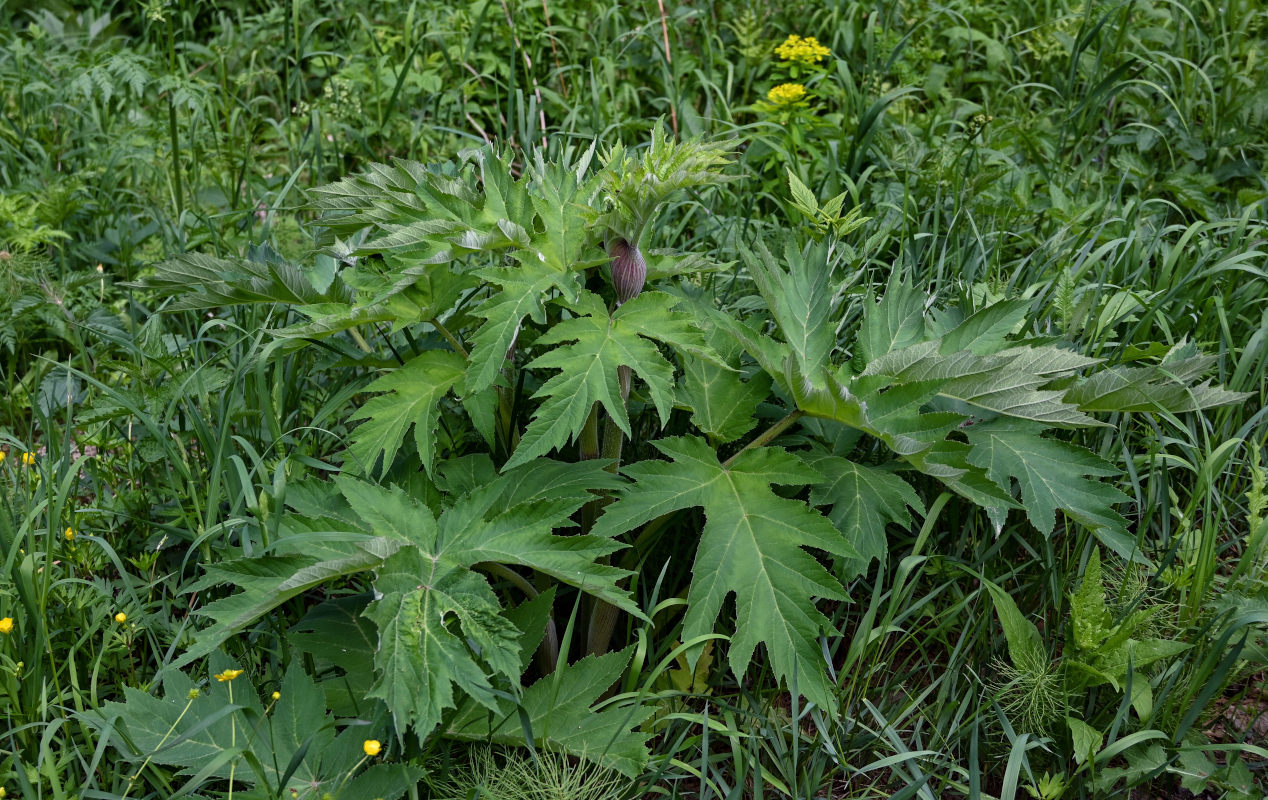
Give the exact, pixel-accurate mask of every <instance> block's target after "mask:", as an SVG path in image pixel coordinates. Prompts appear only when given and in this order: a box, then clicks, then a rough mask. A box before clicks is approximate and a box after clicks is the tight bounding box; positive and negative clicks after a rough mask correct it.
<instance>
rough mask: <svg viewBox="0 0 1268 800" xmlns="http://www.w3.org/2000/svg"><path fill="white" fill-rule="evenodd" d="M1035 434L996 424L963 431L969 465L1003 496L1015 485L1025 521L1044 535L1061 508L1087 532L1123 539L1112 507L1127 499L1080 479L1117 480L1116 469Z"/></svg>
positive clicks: (1121, 521) (1105, 486)
mask: <svg viewBox="0 0 1268 800" xmlns="http://www.w3.org/2000/svg"><path fill="white" fill-rule="evenodd" d="M1040 430H1041V429H1039V428H1037V427H1034V426H1025V425H1022V424H1018V423H1011V422H1004V421H1002V420H1001V421H999V422H991V423H983V424H981V425H975V426H973V427H971V428H968V429H967V435H968V439H969V444H970V445H972V448H973V449H972V451H971V452H970V453H969V454H968V460H969V463H971V464H974V465H976V466H978V467H981V468H983V469H985V470H986V474H987V475H988V476H989V477H990V479H991V480H992V481H994V482H995V483H996V485H998V486H999V487H1000V488H1001V489H1003V490H1004V491H1005V492H1011V491H1012V484H1013V481H1014V480H1016V481H1017V483H1018V485H1019V486H1020V487H1021V497H1022V505H1024V506H1025V508H1026V516H1027V517H1028V518H1029V519H1030V522H1031V524H1032V525H1034V526H1035V527H1036V528H1037V529H1038V530H1039V531H1040V532H1042V533H1043V534H1045V535H1050V534H1051V533H1052V531H1053V529H1054V528H1055V527H1056V511H1057V509H1061V510H1063V511H1065V512H1066V514H1068V515H1069V516H1070V517H1072V518H1073V519H1075V520H1078V521H1079V522H1081V523H1083V524H1084V525H1087V526H1088V527H1090V528H1093V529H1104V530H1106V531H1107V532H1109V533H1111V534H1120V535H1122V536H1126V520H1124V519H1123V517H1122V516H1121V515H1120V514H1119V513H1118V512H1117V511H1115V510H1114V506H1115V505H1117V504H1118V503H1122V502H1125V501H1127V500H1129V499H1130V498H1128V497H1127V495H1125V494H1123V493H1122V492H1120V491H1119V490H1118V489H1115V488H1114V487H1113V486H1110V485H1109V484H1107V483H1103V482H1101V481H1098V480H1094V479H1092V478H1088V477H1086V476H1089V475H1090V476H1113V475H1118V474H1119V472H1118V470H1117V469H1115V468H1114V467H1113V466H1112V465H1110V464H1108V463H1106V462H1105V461H1103V460H1101V459H1100V458H1097V457H1096V456H1095V455H1093V454H1092V453H1091V452H1089V451H1087V450H1085V449H1083V448H1081V447H1077V446H1075V445H1072V444H1067V443H1066V442H1059V441H1057V440H1055V439H1048V438H1045V437H1043V436H1041V435H1040Z"/></svg>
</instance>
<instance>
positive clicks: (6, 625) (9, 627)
mask: <svg viewBox="0 0 1268 800" xmlns="http://www.w3.org/2000/svg"><path fill="white" fill-rule="evenodd" d="M0 633H3V634H5V635H6V636H7V635H9V634H10V633H13V617H5V618H4V619H0Z"/></svg>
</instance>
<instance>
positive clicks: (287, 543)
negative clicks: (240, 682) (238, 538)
mask: <svg viewBox="0 0 1268 800" xmlns="http://www.w3.org/2000/svg"><path fill="white" fill-rule="evenodd" d="M307 538H308V537H306V536H305V535H304V532H302V531H293V532H292V533H291V534H290V535H288V536H286V537H285V538H284V539H283V541H281V542H279V543H278V547H277V549H278V550H289V549H291V548H294V549H295V550H296V551H297V552H294V553H292V554H289V555H275V556H261V557H256V558H243V559H237V560H234V561H224V562H220V563H218V564H210V565H208V566H207V567H206V571H207V572H206V575H205V576H204V577H203V578H202V579H201V580H199V581H198V582H197V583H195V584H193V585H192V586H191V587H190V591H199V590H202V589H206V588H207V587H210V586H215V585H219V584H223V583H232V584H234V585H236V586H238V587H239V588H240V589H241V590H242V591H240V592H237V593H236V594H232V595H229V596H228V597H225V598H222V599H220V600H216V601H214V602H212V603H209V604H207V605H205V606H203V607H202V608H200V609H199V610H198V611H197V612H195V613H197V614H198V615H199V616H202V617H208V618H210V619H212V620H213V621H214V624H213V625H212V626H211V627H209V628H207V629H205V630H202V631H199V632H198V634H197V636H196V637H195V640H194V644H193V645H192V646H191V647H190V648H189V649H188V650H186V651H185V652H184V653H182V654H181V655H180V656H179V657H177V658H176V659H175V660H174V661H173V662H172V663H171V664H170V665H169V666H168V668H167V669H169V670H175V669H179V668H180V667H183V666H185V665H187V664H190V663H192V662H193V661H194V660H196V659H198V658H202V657H203V656H205V655H207V654H208V653H210V652H211V651H213V650H215V649H216V648H218V647H219V646H220V645H221V644H223V643H224V641H225V640H226V639H228V638H229V637H230V636H232V635H233V634H235V633H237V632H239V631H241V630H243V629H245V628H246V627H247V626H248V625H250V624H252V623H253V622H255V621H256V620H258V619H259V618H260V617H262V616H264V615H265V614H266V613H268V612H269V611H271V610H273V609H274V608H277V607H278V606H280V605H281V604H282V603H284V602H286V601H287V600H289V599H291V598H292V597H295V596H297V595H300V594H302V593H304V592H306V591H308V590H309V589H312V588H313V587H315V586H320V585H321V584H323V583H326V582H327V581H330V580H333V579H335V578H339V577H343V576H347V575H355V574H357V573H361V572H366V571H368V570H370V569H371V568H373V567H375V566H377V565H378V564H380V563H382V561H383V559H385V558H387V557H389V556H391V555H392V554H393V553H395V552H396V551H398V550H399V549H400V548H401V547H403V546H404V545H405V542H402V541H400V540H399V539H396V538H385V537H378V536H367V535H365V534H363V533H359V532H349V533H344V534H342V538H343V539H344V540H345V541H341V542H340V541H329V540H327V541H323V542H321V543H320V544H315V543H313V542H310V541H306V540H307Z"/></svg>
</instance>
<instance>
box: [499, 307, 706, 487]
mask: <svg viewBox="0 0 1268 800" xmlns="http://www.w3.org/2000/svg"><path fill="white" fill-rule="evenodd" d="M677 303H678V300H677V298H674V297H671V296H670V295H667V294H663V293H660V292H645V293H643V294H641V295H639V296H638V297H636V298H634V299H633V300H631V301H629V302H628V303H624V304H623V305H621V306H620V307H619V308H617V309H616V310H615V311H612V312H611V313H610V314H609V313H608V311H607V309H606V308H605V307H604V305H603V302H602V301H601V300H600V299H599V298H598V297H597V296H595V295H593V294H588V293H587V294H586V295H584V296H583V297H582V298H581V300H580V301H579V302H578V304H577V305H576V309H577V310H578V311H580V312H582V316H576V317H573V318H571V319H567V320H564V321H562V322H559V323H557V324H556V325H555V326H554V327H552V328H551V329H550V330H549V331H547V332H546V333H545V334H543V335H542V336H540V337H539V338H538V339H537V342H536V345H537V346H538V347H543V346H548V345H558V346H556V347H553V348H551V349H548V350H547V351H546V352H544V353H543V354H542V355H540V356H538V357H537V358H535V359H534V360H533V361H531V362H530V363H529V365H528V368H529V369H533V368H538V369H557V370H559V373H558V374H557V375H555V376H553V377H552V378H550V379H549V380H547V381H546V383H544V384H543V385H542V387H541V388H540V389H539V390H538V391H537V393H536V394H535V395H534V397H537V398H543V399H544V402H543V403H542V404H541V406H540V407H539V408H538V409H537V413H536V414H535V415H534V417H533V420H532V422H531V423H529V426H528V428H527V430H525V431H524V436H523V438H521V439H520V443H519V446H518V447H517V448H516V450H515V453H514V454H513V455H512V456H511V459H510V460H509V461H508V462H507V467H508V468H511V467H515V466H518V465H520V464H524V463H527V462H528V461H530V460H532V459H534V458H537V457H538V456H542V455H545V454H546V453H548V452H550V450H552V449H554V448H558V447H562V446H563V445H565V444H566V443H568V442H569V441H570V440H571V439H572V438H573V437H575V436H576V435H577V434H578V433H579V432H580V431H581V428H582V427H583V426H584V424H585V421H586V417H587V416H588V415H589V413H590V409H591V407H592V406H593V405H594V404H595V403H596V402H597V403H599V404H601V405H602V406H603V408H604V409H605V410H606V411H607V413H608V415H609V416H610V418H611V419H613V420H614V421H615V422H616V424H617V425H618V426H619V427H620V428H621V430H622V431H624V432H625V435H626V436H629V435H630V433H631V431H630V421H629V416H628V414H627V412H626V409H625V401H624V399H623V398H622V396H621V388H620V383H619V379H618V374H617V372H618V369H619V368H620V367H629V368H630V369H631V370H632V371H633V372H634V374H636V375H638V376H639V377H641V378H642V379H643V380H644V381H645V382H646V385H647V389H648V393H649V394H650V395H651V399H652V403H653V405H655V407H656V410H657V412H658V413H659V415H660V419H661V423H662V424H664V423H665V422H667V421H668V419H669V412H670V411H671V410H672V409H673V403H674V400H673V383H674V368H673V365H672V364H670V363H669V362H668V361H667V360H665V357H664V356H662V355H661V353H660V350H659V349H658V348H657V346H656V342H664V343H665V344H669V345H671V346H673V347H675V348H677V349H679V350H681V351H684V352H688V353H694V354H696V355H697V356H698V357H704V358H707V359H710V360H712V361H713V362H715V363H721V362H720V360H719V359H718V358H717V357H716V356H714V355H712V351H711V350H710V349H709V348H708V345H706V343H705V340H704V337H703V336H702V335H701V334H700V332H699V331H698V330H697V329H696V328H695V326H694V325H693V324H692V323H691V320H690V317H688V316H687V315H685V314H676V313H674V312H673V307H674V306H675V305H676V304H677Z"/></svg>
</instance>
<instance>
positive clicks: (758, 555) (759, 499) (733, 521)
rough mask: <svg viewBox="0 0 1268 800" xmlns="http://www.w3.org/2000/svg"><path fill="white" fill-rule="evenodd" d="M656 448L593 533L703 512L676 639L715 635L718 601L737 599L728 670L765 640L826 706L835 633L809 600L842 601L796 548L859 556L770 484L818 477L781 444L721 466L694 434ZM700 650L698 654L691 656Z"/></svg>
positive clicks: (741, 666) (739, 670) (788, 676)
mask: <svg viewBox="0 0 1268 800" xmlns="http://www.w3.org/2000/svg"><path fill="white" fill-rule="evenodd" d="M653 444H654V445H655V447H656V448H657V449H658V450H660V451H661V452H662V453H664V454H665V455H667V456H669V457H670V458H671V459H672V460H671V461H668V462H664V461H644V462H641V463H638V464H633V465H631V466H628V467H624V468H623V469H622V472H624V473H625V474H626V475H628V476H629V477H631V478H633V479H634V481H635V483H634V484H633V485H630V486H627V487H626V488H625V489H624V490H622V492H621V495H620V500H619V501H618V502H616V503H615V504H613V505H611V506H609V507H608V509H607V511H606V512H605V513H604V515H603V516H602V517H601V518H600V519H599V521H598V523H597V525H596V526H595V532H596V533H597V534H599V535H615V534H619V533H621V532H623V531H627V530H630V529H631V528H634V527H635V526H638V525H641V524H643V523H645V522H648V521H650V520H652V519H654V518H656V517H658V516H660V515H662V514H667V513H670V512H673V511H677V510H680V509H684V508H691V507H697V506H698V507H701V508H703V509H704V516H705V526H704V530H703V531H702V533H701V536H700V544H699V546H698V548H697V550H696V558H695V564H694V566H693V570H692V571H693V579H692V582H691V589H690V590H689V593H688V596H687V616H686V619H685V620H684V622H683V633H682V637H683V639H684V640H690V639H694V638H696V637H699V636H703V635H705V634H709V633H712V632H713V630H714V627H715V625H716V623H717V618H718V615H719V614H720V612H721V610H722V604H723V601H724V600H725V599H726V598H727V596H728V595H731V594H734V595H735V605H736V613H737V619H736V625H735V628H736V630H735V635H734V637H733V638H732V640H731V650H730V664H731V669H732V670H733V671H734V672H735V673H736V674H737V675H742V674H743V673H744V671H745V670H746V669H747V668H748V665H749V663H750V661H751V660H752V657H753V652H754V650H755V649H756V647H757V645H758V644H765V645H766V652H767V655H768V656H769V657H770V661H771V665H772V667H773V668H774V670H775V673H776V674H777V675H778V676H779V677H780V678H782V679H784V680H792V679H794V677H795V679H796V681H797V686H798V688H799V690H800V691H801V692H802V693H803V694H805V695H806V696H807V697H809V698H811V699H812V700H814V701H815V702H817V703H820V704H823V705H825V706H826V705H828V704H829V703H830V702H831V682H830V681H829V680H828V678H827V675H826V671H825V668H824V662H823V656H822V654H821V653H820V650H819V645H818V637H819V636H820V635H821V634H825V633H829V632H832V627H831V623H830V622H829V620H828V618H827V617H825V616H824V615H823V614H822V613H820V612H819V611H818V610H817V609H816V607H815V601H816V600H817V599H820V598H824V599H834V600H844V599H846V596H845V592H844V590H843V589H842V587H841V585H840V584H839V583H838V582H837V581H836V580H835V579H834V578H833V577H832V575H831V574H829V572H828V571H827V569H825V568H824V566H823V565H822V564H820V563H819V561H818V560H817V559H816V558H815V557H814V556H812V555H811V554H810V553H808V552H807V551H806V550H805V549H803V548H815V549H818V550H822V551H824V552H826V553H828V554H830V555H833V556H840V557H847V558H857V557H859V552H858V550H857V549H856V548H855V547H854V546H853V544H852V543H851V542H849V541H848V540H847V539H846V538H845V537H844V536H842V534H841V533H840V532H838V531H837V529H836V528H835V527H833V525H832V523H831V522H829V521H828V520H827V519H825V518H824V517H823V516H821V515H819V514H818V513H816V512H815V511H813V510H812V509H810V508H808V507H807V506H806V504H805V503H802V502H799V501H796V500H789V499H786V498H783V497H779V496H778V495H776V494H775V492H774V491H773V490H772V488H771V486H772V484H782V485H793V486H802V485H806V484H811V483H817V482H819V481H820V480H822V476H821V475H819V473H817V472H815V471H814V470H813V469H810V468H809V467H807V466H806V465H805V464H803V463H802V462H801V461H800V460H799V459H798V458H797V457H796V456H794V455H792V454H791V453H788V452H785V451H784V450H781V449H779V448H770V447H759V448H752V449H749V450H746V451H744V452H743V453H741V454H740V455H739V457H738V458H736V459H735V460H734V462H733V463H730V464H729V465H727V466H724V465H723V464H721V463H720V462H719V461H718V458H717V455H716V454H715V453H714V452H713V450H712V448H710V447H709V445H708V444H706V443H705V442H704V441H703V440H701V439H698V438H694V437H680V438H671V439H662V440H660V441H657V442H653ZM698 653H699V650H698V649H697V651H696V656H697V657H698ZM693 663H694V659H693Z"/></svg>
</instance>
